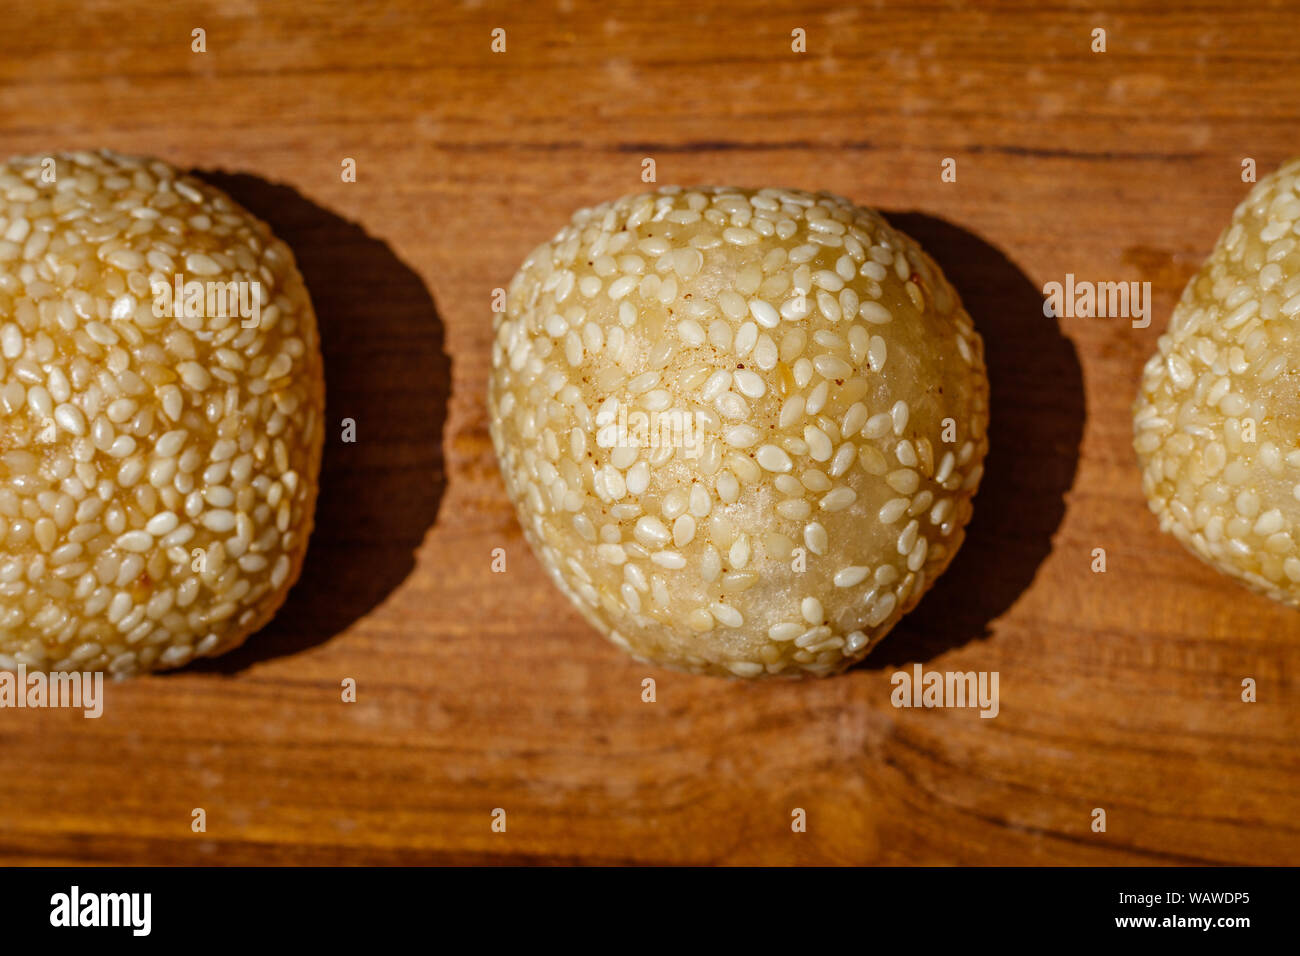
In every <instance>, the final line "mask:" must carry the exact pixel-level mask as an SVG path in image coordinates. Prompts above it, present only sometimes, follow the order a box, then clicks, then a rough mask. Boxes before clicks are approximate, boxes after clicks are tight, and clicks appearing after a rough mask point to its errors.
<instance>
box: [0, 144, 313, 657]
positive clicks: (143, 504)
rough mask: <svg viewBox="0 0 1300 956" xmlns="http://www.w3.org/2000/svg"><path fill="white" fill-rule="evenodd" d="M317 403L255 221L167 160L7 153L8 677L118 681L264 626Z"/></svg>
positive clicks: (0, 592)
mask: <svg viewBox="0 0 1300 956" xmlns="http://www.w3.org/2000/svg"><path fill="white" fill-rule="evenodd" d="M191 283H192V284H191ZM177 290H179V291H180V292H181V293H182V294H181V295H180V296H177V295H175V293H176V292H177ZM195 293H197V295H196V294H195ZM323 405H324V385H323V378H322V371H321V357H320V349H319V343H318V340H317V331H316V319H315V315H314V313H313V312H312V307H311V303H310V301H309V299H308V297H307V292H306V289H305V288H304V287H303V283H302V278H301V277H300V276H299V274H298V270H297V268H296V267H295V265H294V261H293V256H292V254H291V253H290V251H289V249H288V247H287V246H285V245H284V243H283V242H281V241H279V240H278V239H276V238H275V237H274V236H273V235H272V234H271V231H270V229H269V228H268V227H267V226H266V225H265V224H264V223H262V222H260V221H258V220H257V219H255V218H253V216H252V215H250V214H249V213H248V212H247V211H246V210H244V209H242V208H240V207H239V206H238V205H236V204H235V203H234V202H233V201H232V200H231V199H230V198H229V197H227V196H226V195H224V194H223V193H221V192H220V191H218V190H216V189H214V188H213V187H211V186H209V185H207V184H206V183H203V182H201V181H199V180H197V179H194V178H192V177H190V176H185V175H182V174H181V173H180V172H178V171H177V170H175V169H173V168H172V167H171V166H169V165H167V164H166V163H163V162H160V161H158V160H153V159H139V158H134V157H128V156H119V155H114V154H111V153H107V152H100V153H68V154H55V155H52V156H31V157H20V158H15V159H10V160H9V161H8V162H5V163H3V164H0V667H4V668H7V669H16V668H17V667H18V665H23V666H25V667H26V668H28V669H31V670H52V671H67V670H79V671H99V670H104V671H108V672H110V673H112V674H114V675H127V674H131V673H135V672H139V671H148V670H155V669H161V668H169V667H176V666H179V665H182V664H185V663H186V662H187V661H189V660H191V659H193V658H195V657H204V656H211V655H215V654H220V653H222V652H224V651H227V650H229V649H231V648H232V647H235V646H236V645H238V644H239V643H241V642H242V641H243V640H244V639H245V638H246V637H248V635H249V634H251V633H253V632H254V631H256V630H257V629H258V628H260V627H262V625H264V624H265V623H266V622H267V621H268V620H269V619H270V618H271V616H272V615H273V614H274V613H275V610H276V609H277V608H278V607H279V606H280V604H281V603H282V602H283V600H284V597H285V594H286V592H287V591H288V589H289V587H290V586H291V585H292V584H293V582H294V580H295V579H296V578H297V576H298V572H299V569H300V568H301V565H302V560H303V554H304V551H305V549H306V546H307V538H308V535H309V534H310V532H311V526H312V511H313V507H314V504H315V499H316V482H317V473H318V470H319V465H320V456H321V444H322V440H323V431H322V429H323V417H322V415H323Z"/></svg>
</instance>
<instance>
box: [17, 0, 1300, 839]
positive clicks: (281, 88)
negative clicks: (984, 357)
mask: <svg viewBox="0 0 1300 956" xmlns="http://www.w3.org/2000/svg"><path fill="white" fill-rule="evenodd" d="M1178 9H1179V11H1180V12H1179V13H1178V14H1177V15H1175V14H1170V13H1166V12H1164V5H1162V4H1159V3H1154V2H1149V3H1141V4H1133V5H1128V6H1127V10H1126V12H1123V13H1120V12H1115V11H1110V10H1101V9H1098V10H1091V9H1090V8H1089V5H1088V4H1086V3H1080V4H1069V5H1047V6H1044V5H1043V4H1040V3H1036V2H1032V0H1026V2H1020V3H981V4H978V5H972V6H971V7H961V6H958V5H952V4H947V3H929V2H915V3H906V4H897V5H892V4H879V5H875V6H871V7H867V6H862V7H859V6H858V5H856V4H847V3H846V4H832V5H826V6H824V7H820V8H819V7H814V6H808V5H801V4H795V3H779V2H774V0H753V2H747V3H743V4H742V3H734V4H726V5H724V4H696V3H680V4H666V3H646V2H622V0H618V2H609V0H603V2H599V3H594V2H593V3H588V2H569V3H562V4H560V5H559V6H558V7H556V8H553V9H550V8H547V7H546V6H545V5H543V4H509V5H507V4H486V3H467V4H457V5H451V4H445V3H436V4H430V3H427V2H415V0H409V2H401V3H387V4H379V3H376V4H368V3H367V4H361V3H354V2H351V0H337V2H329V3H315V4H308V3H296V4H273V3H257V2H244V3H235V4H230V3H210V4H206V3H198V4H190V3H181V2H178V3H167V4H158V3H143V2H136V0H130V2H120V0H111V2H110V0H81V2H77V3H71V2H64V0H57V2H56V0H47V2H43V3H26V4H16V5H11V7H10V9H8V10H7V11H6V13H5V27H4V30H3V31H0V141H3V144H4V149H5V150H6V151H7V152H12V153H29V152H46V151H50V150H55V149H61V148H75V147H99V146H104V147H110V148H113V149H117V150H122V151H129V152H142V153H152V154H157V155H159V156H162V157H165V158H167V159H168V160H171V161H172V162H175V163H177V164H179V165H182V166H187V167H194V168H198V169H200V170H205V171H208V172H210V173H212V174H213V175H214V176H215V177H216V179H217V181H218V182H220V183H221V184H222V185H224V186H226V187H227V188H228V189H229V190H230V191H231V192H232V193H233V194H234V195H235V196H236V197H237V198H239V199H240V200H242V201H243V202H244V203H246V204H247V205H248V206H249V207H250V208H251V209H252V210H253V211H254V212H256V213H257V214H259V215H261V216H262V217H263V218H265V219H267V220H268V221H269V222H271V223H272V225H273V226H275V227H276V228H277V229H278V230H279V231H280V232H281V234H282V235H283V236H284V237H285V238H286V239H288V240H289V242H290V243H291V244H292V246H293V247H294V249H295V251H296V252H297V254H298V257H299V260H300V263H301V265H302V268H303V271H304V273H305V274H306V277H307V281H308V285H309V287H310V290H311V292H312V296H313V299H314V300H315V302H316V304H317V308H318V311H319V314H320V319H321V323H322V331H323V338H324V348H325V351H326V366H327V376H328V382H329V415H330V418H331V421H332V422H333V423H334V427H335V432H334V435H333V437H332V438H331V440H330V442H329V447H328V450H327V454H326V463H325V470H324V476H323V482H324V488H325V490H324V493H323V498H322V501H321V506H320V515H319V529H318V531H317V532H316V535H315V538H314V540H313V542H312V549H311V553H310V558H309V562H308V567H307V571H306V574H305V577H304V580H303V581H302V582H301V583H300V584H299V585H298V587H297V588H296V590H295V592H294V593H293V595H292V598H291V601H290V604H289V605H288V607H286V609H285V611H284V612H283V613H282V614H281V615H280V616H279V617H278V618H277V620H276V621H275V622H274V623H273V624H272V625H271V627H270V628H269V629H268V630H267V631H266V632H265V633H263V634H262V635H260V636H258V637H256V638H255V639H253V640H252V641H251V642H250V643H249V644H248V645H247V646H246V647H245V648H244V649H242V650H240V651H238V652H236V653H233V654H231V655H229V656H227V657H224V658H221V659H219V660H216V661H215V662H211V663H207V664H205V665H203V666H198V667H191V668H189V669H186V670H184V671H181V672H179V673H176V674H171V675H167V676H159V677H150V678H146V679H140V680H137V681H135V682H132V683H127V684H121V685H114V686H110V687H109V689H108V700H107V703H106V711H105V714H104V716H103V718H102V719H100V720H97V721H95V720H83V719H82V718H81V717H80V716H79V715H75V714H70V713H67V712H56V711H44V712H34V711H22V712H18V711H2V712H0V862H4V863H52V862H61V863H132V864H134V863H163V864H181V863H214V864H216V863H223V864H231V863H245V864H247V863H324V864H336V863H337V864H343V863H403V864H404V863H480V862H484V863H487V862H490V863H500V862H584V863H623V862H643V863H837V864H850V863H852V864H910V863H927V864H932V863H942V864H978V863H994V864H1003V863H1027V864H1142V863H1170V864H1180V863H1254V864H1272V863H1285V862H1291V863H1295V862H1297V861H1298V860H1300V824H1298V823H1297V820H1300V746H1298V745H1297V741H1296V729H1297V726H1298V725H1300V703H1298V700H1297V692H1298V690H1300V687H1298V686H1297V682H1298V681H1300V615H1297V614H1296V613H1295V612H1293V611H1289V610H1286V609H1284V608H1281V607H1278V606H1275V605H1273V604H1271V603H1270V602H1268V601H1267V600H1265V599H1263V598H1259V597H1255V596H1253V595H1250V594H1248V593H1246V592H1244V591H1242V590H1240V589H1239V588H1238V587H1236V586H1235V585H1234V584H1232V583H1231V582H1229V581H1228V580H1227V579H1225V578H1223V577H1220V576H1219V575H1217V574H1215V573H1214V572H1212V571H1211V570H1209V569H1208V568H1206V567H1204V566H1203V565H1201V564H1200V563H1198V562H1197V561H1196V560H1195V559H1193V558H1192V557H1190V556H1189V555H1188V554H1186V553H1185V552H1184V551H1183V550H1182V549H1181V547H1180V546H1179V545H1178V544H1177V543H1176V542H1175V541H1173V540H1172V539H1171V538H1169V537H1165V536H1163V535H1161V534H1160V533H1159V532H1158V530H1157V528H1156V523H1155V520H1154V519H1153V518H1152V517H1151V515H1150V514H1149V513H1148V512H1147V510H1146V507H1145V503H1144V501H1143V498H1142V494H1141V490H1140V486H1139V477H1138V472H1137V469H1136V466H1135V461H1134V456H1133V453H1132V450H1131V448H1130V419H1129V407H1130V403H1131V401H1132V399H1133V395H1134V392H1135V387H1136V381H1137V376H1138V372H1139V369H1140V368H1141V365H1142V363H1143V361H1144V360H1145V358H1146V356H1147V355H1148V354H1149V353H1150V352H1151V351H1152V350H1153V348H1154V346H1155V340H1156V337H1157V335H1158V334H1159V332H1160V330H1161V329H1162V328H1163V327H1164V325H1165V323H1166V321H1167V319H1168V314H1169V311H1170V309H1171V307H1172V305H1173V303H1174V301H1175V299H1176V298H1177V295H1178V293H1179V292H1180V291H1181V288H1182V285H1183V283H1184V282H1185V281H1186V279H1187V278H1188V276H1189V275H1191V273H1192V271H1193V270H1194V269H1195V267H1196V265H1197V264H1198V263H1199V261H1200V259H1201V258H1202V257H1203V256H1204V255H1205V254H1206V253H1207V252H1208V251H1209V249H1210V247H1211V245H1212V244H1213V242H1214V240H1215V238H1216V236H1217V235H1218V233H1219V231H1220V230H1221V229H1222V228H1223V226H1224V225H1225V223H1226V222H1227V220H1228V217H1229V215H1230V213H1231V211H1232V209H1233V207H1234V205H1235V204H1236V203H1237V202H1238V201H1239V199H1240V198H1241V196H1242V195H1244V192H1245V190H1246V188H1247V187H1246V186H1244V185H1243V183H1242V182H1241V162H1242V160H1243V158H1245V157H1250V158H1253V159H1255V160H1256V162H1257V163H1258V166H1259V169H1260V170H1261V172H1263V171H1267V170H1270V169H1271V168H1273V167H1275V166H1276V165H1277V164H1278V163H1279V162H1280V161H1282V160H1283V159H1285V158H1287V157H1288V156H1289V154H1291V153H1292V152H1294V151H1296V149H1297V145H1296V137H1295V131H1296V128H1297V122H1298V120H1300V117H1298V116H1297V106H1296V99H1295V95H1294V93H1295V88H1296V83H1297V81H1298V80H1300V63H1298V62H1297V58H1298V55H1297V53H1296V50H1295V42H1294V33H1295V31H1294V15H1293V13H1291V12H1289V11H1288V10H1287V9H1286V8H1285V6H1284V5H1270V4H1242V3H1232V4H1229V3H1199V2H1197V3H1189V4H1183V5H1180V7H1179V8H1178ZM497 27H501V28H504V29H505V30H506V37H507V47H506V52H504V53H499V54H498V53H493V52H492V51H491V50H490V42H491V36H490V33H491V31H492V30H493V29H494V28H497ZM195 28H203V29H204V30H206V48H207V52H205V53H194V52H192V51H191V31H192V30H193V29H195ZM1096 28H1102V29H1105V30H1106V31H1107V51H1106V52H1105V53H1094V52H1092V50H1091V49H1090V47H1091V44H1092V42H1093V41H1092V35H1091V34H1092V31H1093V30H1094V29H1096ZM795 29H802V30H804V31H806V36H807V52H806V53H802V54H799V53H794V52H792V49H791V44H792V39H791V37H792V31H793V30H795ZM647 157H648V158H653V159H654V160H655V162H656V165H657V177H658V181H659V182H661V183H665V182H678V183H708V182H720V183H736V184H752V185H758V184H785V185H792V186H799V187H808V188H826V189H831V190H834V191H836V192H840V193H843V194H845V195H848V196H851V197H853V198H854V199H856V200H858V201H860V202H863V203H866V204H870V205H875V206H879V207H881V208H883V209H885V210H886V211H888V212H891V213H895V214H897V216H896V222H897V223H898V224H899V225H900V226H902V227H903V228H904V229H905V230H906V231H908V232H910V233H912V234H913V235H915V236H916V237H917V238H918V239H920V240H921V241H922V242H923V243H924V244H925V245H926V246H927V247H928V248H929V250H930V251H931V252H932V253H933V255H934V256H935V258H936V259H937V260H938V261H939V262H940V264H941V265H942V266H943V267H944V269H945V270H947V272H948V274H949V276H950V277H951V278H952V279H953V281H954V282H955V284H956V285H957V287H958V288H959V290H960V291H961V292H962V294H963V296H964V297H965V300H966V302H967V304H968V307H969V309H970V311H971V312H972V314H973V315H974V316H975V319H976V321H977V323H978V325H979V327H980V329H981V331H982V332H983V334H984V337H985V342H986V345H987V350H988V355H989V364H990V374H991V377H992V383H993V386H992V387H993V415H994V425H993V438H992V446H993V448H992V454H991V457H990V459H989V462H988V472H987V476H986V478H985V482H984V490H983V491H981V493H980V495H979V498H978V499H977V501H976V506H977V507H976V518H975V521H974V524H973V526H972V528H971V534H970V538H969V540H968V543H967V545H966V546H965V549H964V550H963V551H962V553H961V554H960V556H959V557H958V558H957V560H956V563H955V564H954V566H953V568H952V569H951V571H950V572H949V573H948V574H947V575H946V576H945V577H944V578H943V579H942V580H941V581H940V582H939V584H938V585H937V586H936V587H935V589H934V591H933V592H932V593H931V594H930V595H929V596H928V597H927V598H926V600H925V601H924V602H923V603H922V605H921V607H920V608H918V610H917V611H916V612H915V613H914V614H913V615H912V616H911V617H909V618H908V619H907V620H905V621H904V623H903V624H901V625H900V626H899V627H898V628H897V630H896V631H895V633H894V634H892V635H891V636H890V637H889V638H888V639H887V640H886V642H885V643H884V644H883V645H882V646H881V647H880V648H879V649H878V650H877V651H876V652H875V653H874V654H872V655H871V657H870V658H869V659H868V660H867V661H866V662H865V663H864V664H862V665H861V666H859V667H857V668H856V669H854V670H853V671H852V672H850V673H849V674H848V675H846V676H843V677H840V678H836V679H832V680H826V681H821V682H804V683H778V684H764V685H761V686H757V685H747V684H741V683H730V682H726V681H719V680H713V679H706V678H691V677H685V676H681V675H679V674H675V673H671V672H667V671H662V670H655V669H651V668H648V667H646V666H644V665H640V664H637V663H635V662H633V661H631V660H629V659H628V658H626V657H624V656H623V655H622V654H621V653H620V652H618V651H617V650H616V649H614V648H613V647H612V646H609V645H607V644H606V643H604V642H603V641H602V640H601V639H600V638H598V637H597V636H596V635H595V634H594V633H593V632H591V631H590V630H589V629H588V628H587V627H586V626H585V625H584V624H583V623H582V621H581V619H580V618H579V617H578V615H577V614H576V613H575V612H574V611H573V610H571V609H570V608H569V607H568V606H567V604H566V603H565V602H564V600H563V598H562V597H561V596H560V595H559V594H558V593H557V592H556V591H555V590H554V589H553V588H552V587H551V585H550V584H549V583H548V582H547V580H546V579H545V578H544V576H543V574H542V572H541V570H540V568H539V566H538V564H537V563H536V562H535V561H534V560H533V558H532V556H531V555H530V554H529V553H528V551H527V548H526V546H525V545H524V542H523V540H522V537H521V535H520V532H519V529H518V527H517V525H516V522H515V519H514V516H513V513H512V510H511V508H510V505H509V503H508V501H507V500H506V498H505V495H504V492H503V487H502V483H501V481H500V478H499V476H498V474H497V471H496V465H495V461H494V458H493V454H492V449H491V446H490V443H489V439H488V431H487V420H486V415H485V410H484V402H483V397H484V389H485V383H486V377H487V371H488V362H489V341H490V337H491V323H490V313H489V308H490V296H491V292H492V290H493V289H494V288H496V287H498V286H503V285H505V283H506V282H507V281H508V280H509V278H510V276H511V274H512V273H513V271H514V269H515V267H516V266H517V265H518V263H519V262H520V260H521V259H522V258H523V256H524V255H525V254H526V253H527V252H528V251H529V250H530V249H531V248H532V247H533V246H534V245H535V244H537V243H538V242H540V241H542V240H544V239H546V238H547V237H549V236H550V235H551V234H552V233H553V232H554V231H555V230H556V229H557V228H558V227H559V226H560V225H561V224H562V223H563V222H564V221H565V219H566V218H567V216H568V215H569V213H570V212H571V211H572V210H573V209H574V208H576V207H578V206H582V205H588V204H592V203H595V202H599V201H601V200H603V199H606V198H611V197H614V196H617V195H620V194H623V193H626V192H631V191H635V190H639V189H641V188H643V184H642V183H641V181H640V174H641V169H642V160H643V159H644V158H647ZM945 157H951V158H954V159H955V160H956V162H957V181H956V182H955V183H944V182H942V181H941V179H940V164H941V162H942V160H943V159H944V158H945ZM345 158H352V159H354V160H355V161H356V164H357V169H358V178H357V182H355V183H345V182H343V181H341V176H340V168H341V163H342V162H343V161H344V159H345ZM1067 273H1073V274H1074V275H1076V276H1077V277H1079V278H1083V279H1090V280H1095V281H1130V280H1132V281H1150V282H1151V283H1152V289H1153V297H1154V307H1155V318H1154V321H1153V322H1152V324H1151V327H1150V328H1147V329H1138V330H1135V329H1133V328H1131V327H1130V325H1129V324H1128V323H1127V322H1125V321H1123V320H1100V319H1062V320H1060V321H1057V320H1053V319H1046V318H1044V317H1043V314H1042V310H1041V299H1042V296H1041V290H1042V287H1043V285H1044V284H1045V283H1047V282H1050V281H1062V280H1064V278H1065V275H1066V274H1067ZM344 417H350V418H353V419H355V420H356V422H357V428H358V441H357V442H356V443H355V444H348V445H345V444H343V443H342V442H341V441H339V439H338V427H337V426H338V422H339V421H340V420H341V419H342V418H344ZM498 547H500V548H505V549H506V553H507V556H508V571H507V572H506V573H505V574H493V573H491V571H490V561H491V553H492V550H493V549H494V548H498ZM1096 548H1104V549H1105V551H1106V555H1107V570H1106V572H1105V573H1102V574H1099V573H1093V572H1092V571H1091V570H1090V565H1091V563H1092V561H1093V556H1092V555H1093V551H1094V549H1096ZM916 662H920V663H922V664H923V665H924V666H925V667H926V668H927V669H938V670H961V671H965V670H987V671H997V672H999V674H1000V675H1001V685H1000V689H1001V713H1000V715H999V716H998V717H997V718H996V719H993V720H984V719H980V718H979V717H978V715H977V714H976V713H975V712H974V711H971V710H924V709H919V710H915V709H914V710H907V709H895V708H894V707H893V706H891V704H890V692H891V690H892V687H891V683H890V676H891V674H892V673H893V672H894V671H895V670H897V669H899V668H900V667H910V666H911V665H912V664H913V663H916ZM647 676H652V677H654V678H655V679H656V681H657V702H656V703H653V704H648V703H643V702H642V700H641V681H642V679H643V678H644V677H647ZM1246 677H1251V678H1254V679H1255V680H1256V681H1257V682H1258V687H1259V691H1258V694H1259V700H1258V702H1257V703H1253V704H1248V703H1243V702H1242V701H1241V699H1240V697H1241V682H1242V680H1243V678H1246ZM346 678H353V679H355V680H356V682H357V685H358V688H359V699H358V701H357V702H356V703H354V704H345V703H342V702H341V700H340V683H341V682H342V681H343V680H344V679H346ZM199 807H202V808H204V809H205V811H206V814H207V829H206V832H205V833H194V832H192V831H191V812H192V810H194V809H195V808H199ZM495 808H503V809H505V810H506V812H507V820H508V825H507V830H506V832H505V833H494V832H492V829H491V822H492V817H491V814H492V811H493V810H494V809H495ZM795 808H803V809H804V810H805V811H806V813H807V819H808V826H807V832H806V833H794V832H792V829H791V819H792V817H791V814H792V811H793V810H794V809H795ZM1094 808H1103V809H1105V810H1106V813H1107V829H1106V832H1104V833H1098V832H1094V831H1093V829H1092V827H1091V823H1092V820H1093V815H1092V813H1093V810H1094Z"/></svg>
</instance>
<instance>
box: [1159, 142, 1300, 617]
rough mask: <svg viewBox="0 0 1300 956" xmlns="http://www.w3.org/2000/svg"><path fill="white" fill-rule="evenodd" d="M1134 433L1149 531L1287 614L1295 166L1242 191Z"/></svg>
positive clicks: (1293, 438)
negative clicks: (1170, 538)
mask: <svg viewBox="0 0 1300 956" xmlns="http://www.w3.org/2000/svg"><path fill="white" fill-rule="evenodd" d="M1134 432H1135V437H1134V447H1135V448H1136V449H1137V453H1138V459H1139V461H1140V463H1141V466H1142V486H1143V489H1144V490H1145V492H1146V495H1147V499H1148V501H1149V502H1150V505H1151V510H1152V511H1153V512H1155V513H1156V515H1158V516H1159V518H1160V527H1161V528H1162V529H1163V530H1165V531H1168V532H1172V533H1173V535H1174V536H1175V537H1176V538H1178V540H1179V541H1181V542H1182V543H1183V544H1184V545H1186V546H1187V547H1188V548H1189V549H1190V550H1191V551H1192V552H1193V553H1195V554H1196V555H1198V556H1199V557H1201V558H1202V559H1204V560H1205V561H1206V562H1208V563H1209V564H1211V565H1213V566H1214V567H1216V568H1218V569H1219V570H1220V571H1222V572H1224V573H1225V574H1229V575H1231V576H1233V577H1235V578H1237V579H1239V580H1240V581H1242V582H1244V583H1245V584H1246V585H1248V586H1249V587H1251V588H1253V589H1254V590H1256V591H1259V592H1261V593H1263V594H1267V595H1268V596H1269V597H1271V598H1274V599H1275V600H1278V601H1282V602H1284V603H1287V604H1290V605H1293V606H1300V546H1298V545H1297V537H1300V160H1293V161H1291V162H1289V163H1287V164H1286V165H1285V166H1283V167H1282V168H1281V169H1279V170H1278V171H1277V172H1275V173H1274V174H1273V175H1271V176H1269V177H1267V178H1265V179H1262V180H1260V182H1259V183H1257V184H1256V185H1255V187H1254V188H1253V189H1252V190H1251V191H1250V194H1249V195H1248V196H1247V197H1246V198H1245V200H1244V201H1243V202H1242V203H1241V205H1239V206H1238V207H1237V209H1236V211H1235V212H1234V213H1233V216H1232V222H1231V223H1230V224H1229V226H1228V228H1227V229H1226V230H1225V231H1224V232H1223V234H1222V235H1221V236H1220V237H1219V241H1218V243H1217V244H1216V245H1215V247H1214V250H1213V251H1212V252H1211V253H1210V257H1209V258H1208V259H1207V260H1206V261H1205V263H1204V265H1202V266H1201V269H1200V271H1199V272H1197V274H1196V275H1195V276H1193V277H1192V279H1191V281H1190V282H1188V283H1187V287H1186V288H1185V289H1184V290H1183V295H1182V298H1181V299H1180V300H1179V302H1178V305H1177V307H1176V308H1175V309H1174V314H1173V318H1172V319H1171V320H1170V323H1169V328H1168V330H1167V331H1166V332H1165V334H1164V335H1162V336H1161V337H1160V340H1159V348H1158V351H1157V352H1156V354H1155V355H1154V356H1152V357H1151V360H1150V361H1149V362H1147V364H1146V368H1145V369H1144V371H1143V376H1142V387H1141V390H1140V392H1139V393H1138V397H1137V403H1136V405H1135V408H1134Z"/></svg>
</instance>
